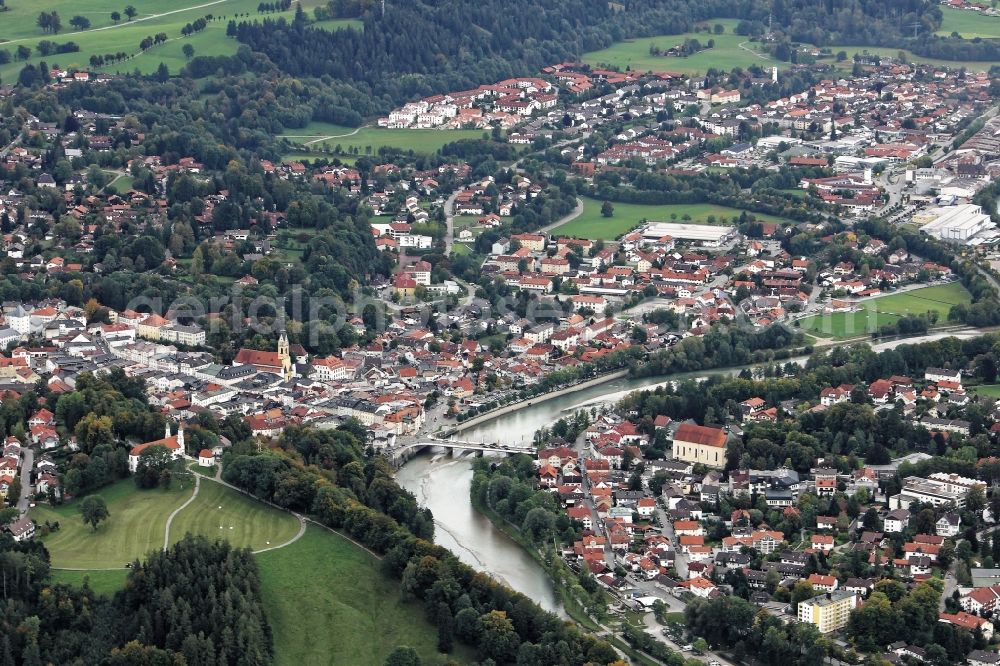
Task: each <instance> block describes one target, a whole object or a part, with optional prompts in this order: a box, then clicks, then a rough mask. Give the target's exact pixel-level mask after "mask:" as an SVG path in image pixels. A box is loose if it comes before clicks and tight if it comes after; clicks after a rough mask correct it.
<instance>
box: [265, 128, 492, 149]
mask: <svg viewBox="0 0 1000 666" xmlns="http://www.w3.org/2000/svg"><path fill="white" fill-rule="evenodd" d="M334 127H336V126H334ZM338 129H342V130H346V131H343V132H340V131H338V132H335V134H343V135H344V136H333V135H331V134H327V133H320V134H317V135H309V134H306V132H304V131H303V130H289V131H288V132H286V133H285V134H284V136H287V137H288V139H289V140H290V141H292V142H293V143H298V144H307V145H309V147H311V148H312V149H314V150H316V149H327V150H330V151H335V150H336V149H337V147H338V146H340V151H341V152H344V153H346V152H348V151H350V150H351V149H352V148H356V149H357V150H358V152H359V153H360V154H362V155H366V154H375V153H377V152H378V149H379V148H381V147H383V146H387V147H389V148H399V149H400V150H413V151H414V152H417V153H434V152H437V151H438V150H440V148H441V146H443V145H445V144H446V143H451V142H452V141H458V140H459V139H481V138H482V137H483V135H484V134H486V133H487V132H484V131H483V130H434V129H380V128H378V127H363V128H361V129H359V130H357V131H355V130H353V129H351V128H338ZM348 134H350V136H347V135H348ZM327 137H329V138H327Z"/></svg>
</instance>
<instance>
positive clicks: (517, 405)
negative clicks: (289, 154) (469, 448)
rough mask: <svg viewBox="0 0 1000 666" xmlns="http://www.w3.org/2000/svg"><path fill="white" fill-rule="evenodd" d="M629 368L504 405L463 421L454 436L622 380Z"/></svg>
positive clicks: (458, 425) (454, 430) (455, 428)
mask: <svg viewBox="0 0 1000 666" xmlns="http://www.w3.org/2000/svg"><path fill="white" fill-rule="evenodd" d="M628 372H629V371H628V368H624V369H622V370H615V371H614V372H608V373H605V374H603V375H599V376H597V377H594V378H593V379H588V380H587V381H585V382H580V383H579V384H573V385H572V386H567V387H565V388H561V389H557V390H555V391H549V392H548V393H541V394H539V395H537V396H534V397H531V398H526V399H524V400H518V401H517V402H512V403H510V404H509V405H504V406H503V407H497V408H496V409H494V410H491V411H489V412H486V413H485V414H479V415H477V416H474V417H472V418H471V419H468V420H466V421H462V422H461V423H458V424H456V425H455V427H454V428H452V429H451V433H452V435H457V434H459V433H461V432H464V431H466V430H469V429H470V428H475V427H476V426H479V425H482V424H483V423H488V422H490V421H491V420H493V419H496V418H500V417H501V416H505V415H507V414H510V413H512V412H516V411H518V410H520V409H524V408H525V407H530V406H531V405H537V404H540V403H543V402H547V401H549V400H554V399H555V398H559V397H562V396H564V395H568V394H570V393H575V392H577V391H583V390H586V389H588V388H590V387H592V386H599V385H601V384H604V383H606V382H610V381H614V380H615V379H621V378H623V377H626V376H628Z"/></svg>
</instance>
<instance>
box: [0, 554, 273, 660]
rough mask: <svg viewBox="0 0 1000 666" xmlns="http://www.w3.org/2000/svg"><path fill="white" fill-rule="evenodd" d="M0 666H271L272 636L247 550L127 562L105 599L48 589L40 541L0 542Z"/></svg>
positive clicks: (70, 590) (86, 592)
mask: <svg viewBox="0 0 1000 666" xmlns="http://www.w3.org/2000/svg"><path fill="white" fill-rule="evenodd" d="M0 569H2V573H3V577H4V580H5V581H7V585H6V590H5V595H4V599H3V600H2V601H0V610H2V613H0V636H2V638H0V659H3V660H4V663H5V664H22V665H24V666H39V665H41V664H46V663H51V664H67V665H73V666H76V665H79V666H83V665H84V664H102V663H103V664H109V665H113V666H139V665H140V664H156V665H163V666H180V665H181V664H187V665H189V666H222V665H224V664H229V665H232V666H236V665H237V664H240V665H251V664H256V665H259V666H263V665H264V664H269V663H271V658H272V648H271V630H270V627H269V626H268V624H267V619H266V617H265V615H264V607H263V603H262V601H261V597H260V582H259V579H258V574H257V566H256V563H255V562H254V559H253V557H252V556H251V554H250V551H249V550H236V549H233V548H232V547H231V546H229V544H228V543H226V542H224V541H216V542H210V541H208V540H207V539H205V538H202V537H191V536H188V537H185V538H184V539H182V540H181V541H179V542H177V543H176V544H174V545H173V546H171V547H170V548H169V549H167V550H165V551H162V552H153V553H151V554H150V555H149V556H148V557H147V559H146V560H145V561H143V562H134V563H133V565H132V567H131V570H130V571H129V574H128V578H127V581H126V584H125V587H124V589H123V590H122V591H120V592H118V593H117V594H116V595H115V596H114V597H113V598H108V597H99V596H97V595H95V594H94V593H93V592H92V591H91V590H90V588H89V587H88V586H86V585H84V586H83V587H82V588H77V587H71V586H68V585H64V584H56V585H52V584H50V583H49V582H48V553H47V552H46V551H45V547H44V546H43V545H42V544H41V543H40V542H38V541H29V542H26V543H16V542H15V541H14V540H13V539H12V538H11V537H9V536H7V535H4V536H3V537H2V538H0Z"/></svg>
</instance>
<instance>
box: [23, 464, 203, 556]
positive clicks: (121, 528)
mask: <svg viewBox="0 0 1000 666" xmlns="http://www.w3.org/2000/svg"><path fill="white" fill-rule="evenodd" d="M191 492H192V485H191V483H190V482H188V483H186V484H182V483H174V484H173V486H172V487H171V488H170V489H169V490H162V489H158V488H157V489H152V490H139V489H137V488H136V486H135V483H134V482H133V481H132V479H123V480H122V481H119V482H117V483H115V484H113V485H111V486H108V487H107V488H104V489H102V490H101V491H100V492H98V493H97V494H98V495H100V496H101V497H103V498H104V501H105V502H106V503H107V505H108V513H109V514H110V515H109V517H108V519H107V520H105V521H104V522H102V523H101V524H100V525H98V527H97V531H96V532H95V531H93V530H91V528H90V526H88V525H85V524H84V523H83V519H82V518H81V517H80V512H79V509H78V508H77V507H78V505H79V500H74V501H72V502H67V503H66V504H63V505H61V506H57V507H49V506H41V505H39V506H36V507H35V508H34V509H32V510H31V512H30V516H31V517H32V518H34V519H35V521H36V522H38V523H39V524H42V523H44V522H45V521H46V520H47V521H49V522H57V521H58V523H59V529H58V530H57V531H55V532H52V533H51V534H49V535H48V536H46V537H44V538H43V543H44V544H45V547H46V548H47V549H48V550H49V553H50V555H51V556H52V566H53V567H73V568H83V569H105V568H112V567H124V566H125V565H126V564H127V563H128V562H131V561H132V560H134V559H136V558H141V557H142V556H143V555H145V554H146V553H147V552H149V551H150V550H152V549H154V548H162V547H163V534H164V528H165V527H166V524H167V517H168V516H169V515H170V513H171V512H172V511H173V510H174V509H176V508H177V507H179V506H180V505H181V504H183V503H184V501H185V500H186V499H188V498H189V497H190V496H191Z"/></svg>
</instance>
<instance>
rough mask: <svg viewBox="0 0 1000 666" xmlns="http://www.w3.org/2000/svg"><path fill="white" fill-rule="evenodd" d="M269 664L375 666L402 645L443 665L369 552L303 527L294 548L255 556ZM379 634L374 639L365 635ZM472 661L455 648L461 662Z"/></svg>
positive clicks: (417, 614) (432, 632) (424, 624)
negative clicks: (270, 638)
mask: <svg viewBox="0 0 1000 666" xmlns="http://www.w3.org/2000/svg"><path fill="white" fill-rule="evenodd" d="M257 563H258V565H259V567H260V577H261V588H262V593H263V596H264V604H265V608H266V610H267V616H268V621H269V622H270V623H271V628H272V630H273V632H274V652H275V664H277V665H278V666H299V664H319V663H323V664H352V665H353V666H381V664H382V663H383V662H384V660H385V658H386V656H387V655H388V654H389V652H391V651H392V650H393V649H394V648H395V647H396V646H399V645H408V646H410V647H412V648H414V649H415V650H417V651H418V652H419V653H420V657H421V659H422V662H423V663H424V664H441V663H444V662H445V661H446V657H445V656H444V655H441V654H439V653H438V651H437V631H436V629H435V628H434V627H433V626H432V625H431V624H430V623H429V622H428V621H427V620H426V618H425V617H424V613H423V610H422V609H421V608H420V607H419V606H418V605H417V604H415V603H404V602H403V601H402V600H401V598H400V595H399V584H398V583H397V582H396V581H395V580H392V579H389V578H387V577H386V576H385V575H384V574H383V573H382V571H381V569H380V566H379V562H378V560H377V559H375V558H374V557H373V556H372V555H371V554H369V553H368V552H367V551H365V550H363V549H362V548H360V547H358V546H356V545H354V544H353V543H351V542H350V541H348V540H347V539H345V538H343V537H341V536H339V535H337V534H335V533H333V532H330V531H328V530H325V529H323V528H320V527H317V526H315V525H309V527H308V528H307V529H306V533H305V535H304V536H303V537H302V538H301V539H299V540H298V541H296V542H295V543H293V544H291V545H289V546H286V547H285V548H280V549H278V550H272V551H269V552H266V553H261V554H259V555H257ZM372 636H377V637H378V640H366V639H365V637H372ZM471 656H472V655H470V654H467V653H464V652H462V651H461V650H460V649H459V648H456V651H455V653H454V654H453V655H452V657H453V658H455V659H457V660H458V661H459V662H460V663H467V662H469V661H471V659H470V658H469V657H471Z"/></svg>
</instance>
